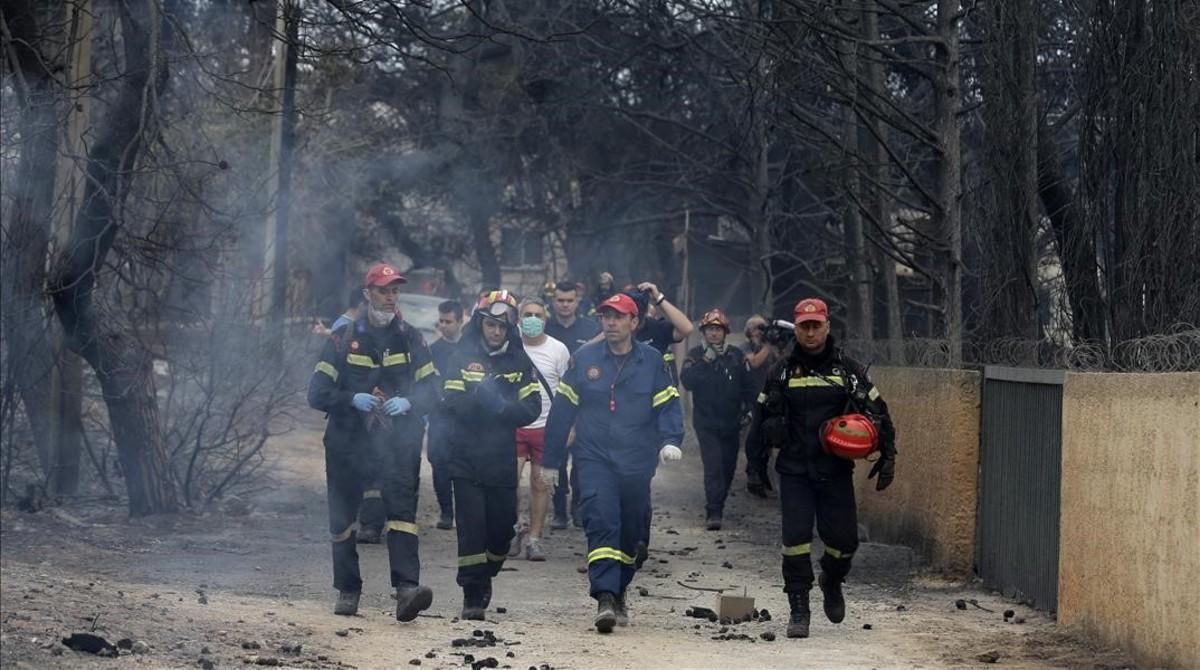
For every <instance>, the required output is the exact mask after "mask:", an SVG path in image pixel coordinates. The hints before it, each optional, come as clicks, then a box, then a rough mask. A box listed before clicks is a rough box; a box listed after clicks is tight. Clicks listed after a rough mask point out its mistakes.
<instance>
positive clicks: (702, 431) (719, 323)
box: [680, 309, 761, 530]
mask: <svg viewBox="0 0 1200 670" xmlns="http://www.w3.org/2000/svg"><path fill="white" fill-rule="evenodd" d="M700 332H701V334H703V335H704V344H703V345H701V346H698V347H693V348H692V349H691V350H690V351H688V354H687V357H686V358H685V359H684V361H683V372H682V373H680V378H681V379H682V380H683V383H684V385H685V386H686V387H687V388H688V390H690V391H691V392H692V401H693V402H694V403H695V404H694V410H693V412H692V426H693V427H694V428H695V429H696V440H697V441H698V442H699V443H700V459H701V460H702V461H703V463H704V500H705V504H704V517H705V519H704V523H705V528H707V529H708V530H721V522H722V517H723V516H724V512H725V498H726V496H727V495H728V494H729V486H730V484H732V483H733V473H734V472H735V471H736V470H737V459H738V450H739V447H740V446H741V429H742V426H744V425H746V422H745V421H744V418H745V417H747V416H748V412H749V411H750V408H751V407H753V404H754V399H755V398H756V397H757V396H758V392H759V391H760V390H761V387H758V388H756V387H755V385H754V376H753V374H752V373H751V371H750V368H749V366H747V364H746V357H745V355H743V354H742V350H741V349H738V348H737V347H734V346H729V345H728V344H726V342H725V338H726V337H727V336H728V335H729V319H728V318H726V317H725V313H724V312H722V311H721V310H719V309H712V310H709V311H708V312H706V313H705V314H704V317H703V318H701V319H700Z"/></svg>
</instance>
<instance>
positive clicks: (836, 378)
mask: <svg viewBox="0 0 1200 670" xmlns="http://www.w3.org/2000/svg"><path fill="white" fill-rule="evenodd" d="M793 317H794V321H795V324H796V331H795V336H796V342H795V344H794V345H793V347H792V350H791V352H790V353H789V354H788V355H787V356H786V357H785V358H783V359H782V360H780V361H778V362H777V363H776V364H775V365H774V366H772V368H771V371H770V374H769V375H768V377H767V382H766V385H765V386H764V388H763V391H762V393H761V394H760V395H759V396H758V402H757V408H756V411H755V417H754V427H753V430H752V434H757V435H760V436H761V439H763V440H765V441H766V443H767V444H768V445H769V446H770V447H772V448H778V449H779V455H778V457H777V458H776V461H775V469H776V471H777V472H778V473H779V503H780V508H781V510H782V515H783V523H782V535H783V550H782V553H783V581H784V588H783V590H784V591H785V592H786V593H787V595H788V604H789V605H790V606H791V619H790V621H789V623H788V627H787V636H788V637H808V629H809V616H810V615H809V597H808V596H809V590H811V589H812V584H813V567H812V559H811V556H810V547H811V545H810V543H811V542H812V527H813V519H814V517H815V519H816V523H817V532H818V533H819V534H820V536H821V541H822V542H823V543H824V544H825V552H824V555H822V556H821V577H820V581H819V586H820V588H821V592H822V594H823V596H824V603H823V606H824V610H825V615H826V617H828V618H829V620H830V621H831V622H833V623H840V622H841V621H842V619H843V618H845V616H846V603H845V599H844V598H843V596H842V586H841V585H842V581H843V580H844V579H845V577H846V574H847V573H848V572H849V571H850V563H851V560H852V557H853V556H854V552H855V550H857V549H858V517H857V510H856V506H855V501H854V481H853V472H854V462H853V460H849V459H848V458H845V457H843V456H842V454H843V452H841V451H838V448H837V447H836V445H833V444H831V442H830V441H829V440H827V439H826V438H827V437H829V436H830V433H829V432H828V431H829V429H830V427H832V426H837V425H838V424H839V421H831V420H834V419H838V420H841V419H843V418H849V419H850V420H851V421H853V420H854V418H853V417H849V416H848V415H849V414H851V413H855V414H854V416H857V417H859V419H860V420H864V421H865V420H866V418H869V419H870V423H869V424H867V425H866V426H865V427H866V428H867V429H868V430H869V431H870V432H872V433H874V437H873V438H872V439H871V447H869V448H868V450H869V449H871V448H875V447H877V448H878V452H879V458H878V460H877V461H875V464H874V466H873V467H872V468H871V472H870V475H869V476H870V478H873V479H876V485H875V488H876V490H879V491H882V490H884V489H885V488H887V487H888V485H890V484H891V483H892V478H893V477H894V475H895V467H896V448H895V430H894V429H893V427H892V421H891V418H890V417H889V416H888V408H887V404H886V403H885V402H884V401H883V398H881V397H880V395H879V391H878V390H877V389H876V388H875V387H874V386H873V385H872V384H871V381H870V379H868V378H867V374H866V371H865V370H864V369H863V368H862V366H860V365H859V364H858V363H856V362H855V361H853V360H851V359H850V358H848V357H846V356H845V355H844V354H842V352H841V351H840V350H839V349H837V347H836V346H835V343H834V340H833V337H831V336H830V335H829V311H828V308H827V307H826V305H825V303H824V302H823V301H821V300H818V299H815V298H806V299H804V300H801V301H800V302H798V303H796V307H795V310H794V314H793ZM859 413H861V414H859ZM840 423H841V425H842V426H843V428H845V426H846V422H844V421H842V422H840ZM847 430H848V432H850V433H852V435H851V436H850V437H851V439H854V435H862V434H865V433H866V432H867V431H854V430H849V429H847ZM864 439H866V438H864ZM861 455H866V451H862V452H861Z"/></svg>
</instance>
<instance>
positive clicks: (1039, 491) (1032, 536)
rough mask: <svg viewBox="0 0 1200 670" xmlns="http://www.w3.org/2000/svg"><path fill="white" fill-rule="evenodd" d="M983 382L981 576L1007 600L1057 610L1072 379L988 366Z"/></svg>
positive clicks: (1053, 373) (1051, 372)
mask: <svg viewBox="0 0 1200 670" xmlns="http://www.w3.org/2000/svg"><path fill="white" fill-rule="evenodd" d="M983 378H984V381H983V411H982V425H981V426H980V449H979V489H980V490H979V524H978V528H979V538H978V542H976V543H975V546H976V547H977V549H976V551H977V556H976V565H977V566H978V568H979V576H980V577H981V578H982V579H983V583H984V584H985V585H986V586H988V587H989V588H993V589H996V590H998V591H1000V592H1002V593H1003V594H1004V595H1006V596H1009V597H1013V598H1017V599H1020V600H1024V601H1026V602H1028V603H1029V604H1030V605H1032V606H1034V607H1036V608H1038V609H1042V610H1055V609H1057V605H1058V532H1059V494H1060V489H1059V487H1060V483H1061V480H1062V389H1063V380H1064V379H1065V378H1066V374H1065V373H1064V372H1063V371H1061V370H1034V369H1026V368H1004V367H993V366H988V367H986V368H985V369H984V374H983Z"/></svg>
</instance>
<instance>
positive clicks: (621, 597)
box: [613, 591, 629, 626]
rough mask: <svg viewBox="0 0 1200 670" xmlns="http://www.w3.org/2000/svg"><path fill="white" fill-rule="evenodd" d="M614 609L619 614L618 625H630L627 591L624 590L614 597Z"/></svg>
mask: <svg viewBox="0 0 1200 670" xmlns="http://www.w3.org/2000/svg"><path fill="white" fill-rule="evenodd" d="M613 611H614V612H616V614H617V625H618V626H628V625H629V610H628V609H626V603H625V592H624V591H622V592H621V593H619V594H617V597H616V598H614V599H613Z"/></svg>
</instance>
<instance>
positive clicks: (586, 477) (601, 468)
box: [574, 458, 654, 597]
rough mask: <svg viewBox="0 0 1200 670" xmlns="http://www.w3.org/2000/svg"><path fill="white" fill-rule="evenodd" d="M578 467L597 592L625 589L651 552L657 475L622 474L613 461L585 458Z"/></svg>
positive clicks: (593, 586)
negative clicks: (652, 494)
mask: <svg viewBox="0 0 1200 670" xmlns="http://www.w3.org/2000/svg"><path fill="white" fill-rule="evenodd" d="M574 471H575V475H576V477H575V479H576V484H577V488H576V492H577V495H578V500H579V516H580V518H581V519H582V521H583V530H584V532H585V533H586V534H587V540H588V582H589V583H590V592H591V595H592V597H596V596H597V595H599V594H601V593H612V594H620V593H624V592H625V589H626V588H628V587H629V583H630V582H632V581H633V575H634V573H636V572H637V569H638V567H640V566H641V563H642V561H643V560H644V558H645V556H644V553H645V551H646V549H645V546H646V538H648V537H649V536H650V480H651V479H652V478H653V477H654V475H653V474H645V475H621V474H618V473H617V472H616V471H615V470H614V469H613V468H612V466H611V465H609V464H608V463H605V462H602V461H594V460H586V459H580V458H576V459H575V463H574ZM639 554H641V555H639Z"/></svg>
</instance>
